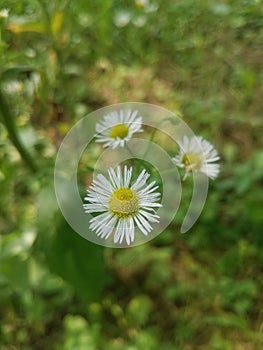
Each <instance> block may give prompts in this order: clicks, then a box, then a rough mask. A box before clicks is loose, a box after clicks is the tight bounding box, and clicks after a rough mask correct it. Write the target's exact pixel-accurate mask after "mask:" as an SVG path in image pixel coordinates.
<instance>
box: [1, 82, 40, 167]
mask: <svg viewBox="0 0 263 350" xmlns="http://www.w3.org/2000/svg"><path fill="white" fill-rule="evenodd" d="M0 116H1V119H2V121H3V124H4V125H5V127H6V129H7V131H8V134H9V137H10V140H11V141H12V143H13V145H14V146H15V148H16V149H17V151H18V152H19V154H20V155H21V157H22V159H23V160H24V162H25V163H26V165H27V166H28V168H29V169H30V170H31V171H33V172H36V171H37V170H38V167H37V165H36V163H35V161H34V160H33V158H32V157H31V156H30V154H29V153H28V151H27V149H26V148H25V147H24V145H23V143H22V141H21V139H20V137H19V134H18V132H17V128H16V126H15V123H14V120H13V116H12V113H11V111H10V107H9V106H8V103H7V101H6V99H5V96H4V94H3V92H2V90H1V87H0Z"/></svg>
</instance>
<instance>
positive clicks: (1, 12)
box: [0, 9, 10, 18]
mask: <svg viewBox="0 0 263 350" xmlns="http://www.w3.org/2000/svg"><path fill="white" fill-rule="evenodd" d="M9 11H10V10H9V9H2V10H0V18H7V17H8V14H9Z"/></svg>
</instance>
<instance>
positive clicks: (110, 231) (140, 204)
mask: <svg viewBox="0 0 263 350" xmlns="http://www.w3.org/2000/svg"><path fill="white" fill-rule="evenodd" d="M143 131H144V130H143V129H142V117H141V116H139V115H138V111H133V110H131V109H124V110H120V111H113V112H111V113H109V114H107V115H106V116H104V118H103V119H102V120H101V121H100V122H99V123H97V124H96V134H95V138H96V142H98V143H102V144H103V147H110V148H112V149H116V148H118V147H124V146H125V145H126V143H127V142H129V141H130V140H131V138H132V137H133V135H134V134H135V133H141V132H143ZM178 146H179V151H178V153H177V155H175V156H174V157H172V160H173V163H174V164H175V166H177V167H179V168H182V169H184V171H185V174H184V179H186V178H187V177H188V176H189V175H190V174H191V173H193V172H200V173H203V174H205V175H206V176H208V177H209V178H211V179H215V178H216V177H217V176H218V174H219V165H218V164H216V163H215V162H216V161H218V160H219V156H218V153H217V151H216V149H215V148H214V146H213V145H212V144H211V143H210V142H208V141H206V140H205V139H203V138H202V137H200V136H194V137H188V136H186V135H184V136H183V138H182V140H181V141H178ZM134 173H135V175H136V172H135V171H134V169H133V167H130V168H128V167H127V166H124V168H123V169H121V167H120V166H117V168H116V169H113V168H109V169H108V178H106V177H105V176H104V175H102V174H99V175H97V178H96V179H94V180H93V182H92V184H91V185H90V187H89V189H88V190H87V195H86V197H85V201H86V202H87V203H85V204H84V205H83V207H84V210H85V212H86V213H92V214H93V215H94V216H93V217H92V218H91V219H90V229H91V230H92V231H94V232H95V233H96V234H97V235H98V236H99V237H101V238H104V239H109V238H110V237H112V236H113V242H114V244H123V243H125V244H127V245H130V244H131V243H132V242H134V240H135V228H136V227H138V229H139V231H140V232H141V233H142V234H143V235H145V236H147V235H148V234H149V233H150V232H151V231H152V230H153V225H154V224H156V223H159V221H160V217H159V215H158V213H157V211H158V209H159V208H160V207H162V204H161V203H160V199H161V193H160V192H158V188H159V186H158V185H157V184H156V182H155V181H151V182H150V183H149V184H147V181H148V179H149V178H150V174H149V173H148V172H147V171H146V169H143V170H142V171H141V172H140V173H139V174H137V177H136V178H135V179H133V180H132V178H133V175H134Z"/></svg>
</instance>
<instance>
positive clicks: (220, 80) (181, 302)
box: [0, 0, 263, 350]
mask: <svg viewBox="0 0 263 350" xmlns="http://www.w3.org/2000/svg"><path fill="white" fill-rule="evenodd" d="M138 3H139V2H137V5H136V1H133V0H129V1H117V0H114V1H110V0H100V1H86V0H76V1H67V0H63V1H48V0H36V1H35V0H22V1H15V0H3V1H1V5H0V6H1V7H0V93H1V94H0V118H1V119H0V189H1V190H0V203H1V206H0V348H1V349H2V348H3V349H11V348H12V349H23V350H24V349H25V350H31V349H39V350H42V349H43V350H45V349H54V350H69V349H70V350H71V349H78V350H82V349H85V350H86V349H90V350H93V349H94V350H97V349H102V350H104V349H109V350H123V349H124V350H141V349H143V350H144V349H145V350H155V349H164V350H177V349H178V350H186V349H202V350H206V349H207V350H221V349H222V350H232V349H234V350H235V349H256V350H257V349H261V348H262V346H263V345H262V344H263V337H262V332H261V329H262V324H263V317H262V315H263V308H262V305H263V302H262V301H263V300H262V295H263V293H262V290H263V283H262V278H261V275H262V264H263V250H262V245H263V235H262V227H263V216H262V198H263V189H262V181H263V171H262V169H263V153H262V147H263V143H262V125H263V124H262V74H263V72H262V42H263V20H262V18H263V6H262V1H256V0H253V1H252V0H251V1H247V0H242V1H237V0H232V1H228V2H226V1H225V2H222V1H206V0H202V1H194V0H186V1H181V0H180V1H168V0H164V1H159V0H151V1H149V2H148V4H147V1H146V4H144V2H143V1H142V2H141V3H140V4H138ZM3 9H9V12H8V13H7V16H6V12H3ZM123 13H124V14H125V15H126V19H125V18H124V19H123V17H122V18H121V17H120V16H121V15H123ZM127 100H129V101H131V100H133V101H140V102H149V103H155V104H158V105H160V106H163V107H165V108H167V109H170V110H172V111H177V110H178V109H180V110H181V112H182V115H184V119H185V121H186V122H187V123H189V125H190V126H191V127H192V129H193V130H194V131H195V132H196V133H197V134H200V135H202V136H204V137H206V138H207V139H208V140H211V141H212V142H213V143H214V144H215V145H216V147H217V148H218V150H219V153H220V155H221V169H222V171H221V175H220V178H219V179H217V180H216V181H214V182H211V183H210V188H209V195H208V198H207V201H206V205H205V208H204V210H203V213H202V215H201V217H200V218H199V220H198V222H197V223H196V224H195V226H194V227H193V228H192V229H191V231H190V232H189V233H187V234H184V235H180V234H179V228H180V224H181V222H182V219H183V218H184V216H185V213H186V211H187V208H188V205H189V201H190V199H191V195H192V187H191V179H190V178H189V179H187V182H186V184H185V187H184V191H183V201H182V202H181V205H180V208H179V211H178V213H177V215H176V217H175V219H174V221H173V222H172V224H171V225H170V226H169V228H168V229H166V230H165V232H163V233H162V234H161V235H160V236H158V237H156V238H155V239H154V240H153V241H151V242H150V243H148V244H145V245H142V246H139V247H136V248H133V249H126V250H112V249H102V248H101V247H99V246H96V245H94V244H91V243H89V242H88V241H86V240H84V239H83V238H82V237H80V236H79V235H77V234H76V233H75V232H74V231H73V230H72V229H71V227H70V226H69V225H68V224H67V223H66V222H65V220H64V218H63V217H62V215H61V214H60V211H59V209H58V208H57V204H56V199H55V193H54V189H53V167H54V162H55V157H56V152H57V149H58V147H59V145H60V143H61V141H62V139H63V137H64V135H65V134H66V133H67V131H68V130H69V129H70V128H71V126H72V125H73V124H74V123H75V122H76V121H77V120H79V119H80V118H81V117H82V116H83V115H85V114H87V113H88V112H90V111H94V110H95V109H97V108H101V107H103V106H105V105H109V104H114V103H117V102H123V101H127ZM161 136H162V135H158V138H160V140H161V141H160V142H162V144H164V145H167V147H168V149H169V152H171V154H172V153H173V147H174V145H171V144H169V142H168V141H167V140H163V139H161ZM99 150H100V149H99V147H98V145H93V146H92V150H91V151H90V153H89V156H88V157H87V159H86V158H85V157H84V158H83V160H82V163H81V165H80V169H79V170H80V177H79V182H80V188H82V189H83V188H84V187H85V186H86V183H89V182H90V179H91V178H90V176H91V174H90V172H89V170H88V169H89V165H90V164H88V165H87V164H86V163H88V162H89V161H90V160H94V159H95V158H96V157H97V155H98V154H99ZM145 164H146V163H145ZM146 165H147V164H146ZM156 180H157V181H159V182H160V179H159V177H158V174H157V175H156Z"/></svg>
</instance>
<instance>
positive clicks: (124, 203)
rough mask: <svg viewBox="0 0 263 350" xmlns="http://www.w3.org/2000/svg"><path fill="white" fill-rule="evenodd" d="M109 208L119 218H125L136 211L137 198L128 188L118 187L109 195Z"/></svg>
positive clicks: (137, 206)
mask: <svg viewBox="0 0 263 350" xmlns="http://www.w3.org/2000/svg"><path fill="white" fill-rule="evenodd" d="M109 209H110V211H111V212H112V213H113V214H114V215H117V216H118V217H119V218H126V217H128V216H131V215H132V214H135V213H136V212H137V211H138V209H139V199H138V197H137V195H136V193H135V192H134V191H133V190H131V189H130V188H119V189H117V190H115V191H114V192H113V194H112V195H111V198H110V202H109Z"/></svg>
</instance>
